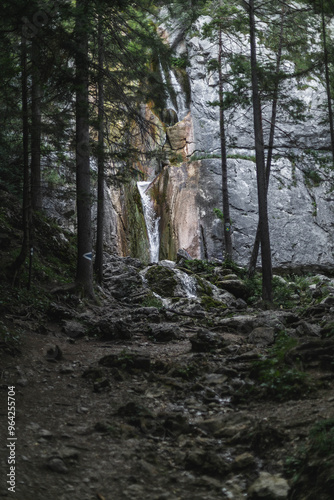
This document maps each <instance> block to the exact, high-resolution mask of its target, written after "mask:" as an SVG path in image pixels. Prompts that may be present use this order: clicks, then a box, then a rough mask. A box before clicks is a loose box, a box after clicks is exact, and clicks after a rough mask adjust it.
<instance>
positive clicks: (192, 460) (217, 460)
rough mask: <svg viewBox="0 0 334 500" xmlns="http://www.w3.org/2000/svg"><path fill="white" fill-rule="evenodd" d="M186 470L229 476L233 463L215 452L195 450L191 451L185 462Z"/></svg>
mask: <svg viewBox="0 0 334 500" xmlns="http://www.w3.org/2000/svg"><path fill="white" fill-rule="evenodd" d="M184 465H185V468H186V469H192V470H195V471H197V472H200V473H202V474H210V475H213V476H220V475H225V474H227V473H228V472H229V471H230V469H231V463H230V462H229V461H228V460H227V458H225V457H224V456H223V455H222V454H220V453H217V452H216V451H215V450H210V449H209V450H204V449H194V450H191V451H189V452H188V453H187V454H186V456H185V460H184Z"/></svg>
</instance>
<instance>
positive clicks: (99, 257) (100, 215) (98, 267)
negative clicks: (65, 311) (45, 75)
mask: <svg viewBox="0 0 334 500" xmlns="http://www.w3.org/2000/svg"><path fill="white" fill-rule="evenodd" d="M98 45H99V47H98V65H99V77H98V124H99V129H98V158H97V168H98V174H97V175H98V180H97V229H96V257H95V273H96V276H97V280H98V282H99V283H102V280H103V233H104V84H103V67H104V47H103V33H102V19H101V16H100V15H99V26H98Z"/></svg>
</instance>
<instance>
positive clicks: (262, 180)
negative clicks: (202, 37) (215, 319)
mask: <svg viewBox="0 0 334 500" xmlns="http://www.w3.org/2000/svg"><path fill="white" fill-rule="evenodd" d="M249 26H250V50H251V73H252V99H253V117H254V135H255V156H256V174H257V190H258V205H259V227H260V239H261V258H262V298H263V300H265V301H269V302H271V301H272V263H271V249H270V236H269V221H268V204H267V183H266V174H265V159H264V141H263V129H262V110H261V100H260V94H259V85H258V73H257V57H256V35H255V16H254V0H250V1H249Z"/></svg>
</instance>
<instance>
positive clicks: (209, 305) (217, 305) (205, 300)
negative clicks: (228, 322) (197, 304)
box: [201, 295, 227, 311]
mask: <svg viewBox="0 0 334 500" xmlns="http://www.w3.org/2000/svg"><path fill="white" fill-rule="evenodd" d="M201 304H202V306H203V307H204V308H205V309H206V311H210V309H215V310H217V309H218V310H219V309H221V310H225V309H226V308H227V305H226V304H224V303H222V302H221V301H220V300H216V299H214V298H213V297H210V296H209V295H203V296H202V297H201Z"/></svg>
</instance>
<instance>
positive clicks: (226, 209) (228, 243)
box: [218, 25, 233, 259]
mask: <svg viewBox="0 0 334 500" xmlns="http://www.w3.org/2000/svg"><path fill="white" fill-rule="evenodd" d="M222 59H223V43H222V27H221V25H220V26H219V46H218V74H219V126H220V144H221V155H222V195H223V215H224V243H225V255H226V257H227V258H228V259H232V251H233V248H232V238H231V219H230V203H229V196H228V185H227V155H226V134H225V115H224V107H223V106H224V80H223V73H222Z"/></svg>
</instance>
